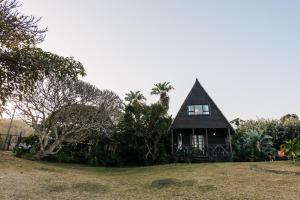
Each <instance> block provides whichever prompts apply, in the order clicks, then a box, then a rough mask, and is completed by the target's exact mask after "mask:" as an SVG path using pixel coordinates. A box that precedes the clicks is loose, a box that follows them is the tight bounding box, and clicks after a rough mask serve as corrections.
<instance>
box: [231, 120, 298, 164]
mask: <svg viewBox="0 0 300 200" xmlns="http://www.w3.org/2000/svg"><path fill="white" fill-rule="evenodd" d="M233 124H234V125H235V126H236V134H235V135H234V137H233V147H234V151H235V159H236V160H241V161H251V160H255V161H257V160H266V159H267V157H268V155H271V156H272V157H274V156H275V150H279V149H280V148H281V145H282V144H285V143H286V142H287V141H290V140H293V139H298V140H299V139H300V121H299V118H298V116H297V115H295V114H288V115H285V116H283V117H282V118H281V119H279V120H275V119H274V120H267V119H258V120H248V121H243V120H240V119H235V120H234V121H233Z"/></svg>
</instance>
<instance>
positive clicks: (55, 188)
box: [45, 182, 109, 193]
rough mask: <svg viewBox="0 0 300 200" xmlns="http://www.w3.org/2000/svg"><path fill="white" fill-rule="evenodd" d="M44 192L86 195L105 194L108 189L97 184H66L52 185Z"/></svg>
mask: <svg viewBox="0 0 300 200" xmlns="http://www.w3.org/2000/svg"><path fill="white" fill-rule="evenodd" d="M45 190H46V191H47V192H50V193H63V192H74V191H76V192H88V193H105V192H107V191H108V190H109V188H108V187H107V186H105V185H102V184H99V183H89V182H85V183H74V184H71V185H68V184H60V183H59V184H52V185H47V186H46V187H45Z"/></svg>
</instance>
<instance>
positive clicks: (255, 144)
mask: <svg viewBox="0 0 300 200" xmlns="http://www.w3.org/2000/svg"><path fill="white" fill-rule="evenodd" d="M233 148H234V150H235V155H234V156H235V159H236V160H239V161H261V160H267V159H269V156H271V157H273V155H274V153H275V149H274V148H273V141H272V137H271V136H269V135H267V134H265V133H264V132H263V131H256V130H251V131H249V132H245V133H239V134H237V135H235V136H234V138H233Z"/></svg>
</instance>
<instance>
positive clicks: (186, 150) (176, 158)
mask: <svg viewBox="0 0 300 200" xmlns="http://www.w3.org/2000/svg"><path fill="white" fill-rule="evenodd" d="M192 158H193V148H190V147H183V148H182V149H178V150H177V151H176V153H175V154H174V155H173V162H175V163H177V162H184V163H191V162H192Z"/></svg>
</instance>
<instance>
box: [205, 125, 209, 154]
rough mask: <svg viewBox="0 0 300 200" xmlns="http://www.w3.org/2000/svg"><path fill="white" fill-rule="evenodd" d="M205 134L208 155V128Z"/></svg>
mask: <svg viewBox="0 0 300 200" xmlns="http://www.w3.org/2000/svg"><path fill="white" fill-rule="evenodd" d="M205 136H206V154H207V156H208V130H207V128H206V129H205Z"/></svg>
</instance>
